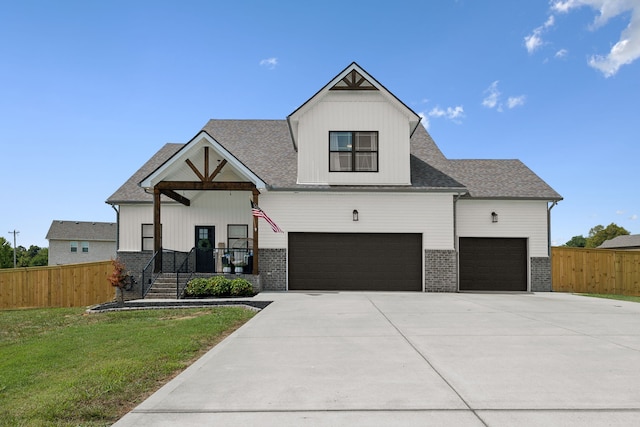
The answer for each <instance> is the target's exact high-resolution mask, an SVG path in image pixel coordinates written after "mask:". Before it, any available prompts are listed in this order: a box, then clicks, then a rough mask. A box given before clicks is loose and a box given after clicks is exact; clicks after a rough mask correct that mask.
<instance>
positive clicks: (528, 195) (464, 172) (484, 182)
mask: <svg viewBox="0 0 640 427" xmlns="http://www.w3.org/2000/svg"><path fill="white" fill-rule="evenodd" d="M443 171H444V172H445V173H447V174H449V175H450V176H452V177H453V178H455V179H457V180H458V181H460V182H462V183H464V184H465V186H466V187H467V189H468V190H469V196H470V197H474V198H505V199H510V198H514V199H544V200H561V199H562V196H560V194H558V193H557V192H556V191H555V190H554V189H553V188H551V187H550V186H549V185H548V184H547V183H546V182H544V181H543V180H542V179H540V177H539V176H538V175H536V174H535V173H533V172H532V171H531V169H529V168H528V167H527V166H525V165H524V164H523V163H522V162H521V161H520V160H449V161H448V164H446V165H445V166H444V167H443Z"/></svg>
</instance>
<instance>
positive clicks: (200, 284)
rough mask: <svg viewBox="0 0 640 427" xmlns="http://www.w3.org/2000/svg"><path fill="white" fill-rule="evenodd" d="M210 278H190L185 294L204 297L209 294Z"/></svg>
mask: <svg viewBox="0 0 640 427" xmlns="http://www.w3.org/2000/svg"><path fill="white" fill-rule="evenodd" d="M207 282H208V280H207V279H203V278H195V279H191V280H189V283H187V287H186V288H185V289H184V294H185V296H187V297H196V298H198V297H203V296H206V295H207V287H208V283H207Z"/></svg>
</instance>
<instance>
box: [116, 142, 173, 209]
mask: <svg viewBox="0 0 640 427" xmlns="http://www.w3.org/2000/svg"><path fill="white" fill-rule="evenodd" d="M183 146H184V144H173V143H169V144H165V145H164V146H163V147H162V148H161V149H160V150H159V151H158V152H157V153H156V154H154V155H153V157H151V159H149V160H148V161H147V162H146V163H145V164H144V165H142V167H141V168H140V169H138V170H137V171H136V173H134V174H133V175H132V176H131V177H130V178H129V179H128V180H127V181H126V182H125V183H124V184H122V185H121V186H120V188H118V189H117V190H116V192H115V193H113V194H112V195H111V196H110V197H109V198H108V199H107V203H110V204H112V205H118V204H121V203H131V202H149V203H153V195H152V194H148V193H146V192H145V191H144V189H143V188H142V187H140V186H139V185H138V183H140V181H142V179H143V178H144V177H146V176H147V175H149V174H150V173H151V172H153V171H154V170H156V169H157V168H158V167H159V166H161V165H162V164H163V163H164V162H166V161H167V160H169V159H170V158H171V156H173V155H174V154H175V153H177V152H178V150H180V149H181V148H182V147H183Z"/></svg>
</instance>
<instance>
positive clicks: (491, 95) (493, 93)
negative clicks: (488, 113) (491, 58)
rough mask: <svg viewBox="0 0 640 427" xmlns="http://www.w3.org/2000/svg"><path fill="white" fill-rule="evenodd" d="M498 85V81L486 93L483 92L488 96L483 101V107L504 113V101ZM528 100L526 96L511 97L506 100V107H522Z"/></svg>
mask: <svg viewBox="0 0 640 427" xmlns="http://www.w3.org/2000/svg"><path fill="white" fill-rule="evenodd" d="M498 83H499V81H498V80H496V81H494V82H493V83H491V84H490V85H489V87H488V88H486V89H485V90H484V92H482V93H484V94H486V96H485V98H484V99H483V100H482V105H483V106H484V107H487V108H490V109H493V108H495V109H496V111H498V112H500V113H502V112H503V111H504V105H503V101H502V93H501V92H500V91H499V90H498ZM526 98H527V97H526V96H525V95H520V96H510V97H508V98H507V100H506V106H507V108H509V109H512V108H515V107H519V106H522V105H524V103H525V100H526Z"/></svg>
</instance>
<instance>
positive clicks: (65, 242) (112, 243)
mask: <svg viewBox="0 0 640 427" xmlns="http://www.w3.org/2000/svg"><path fill="white" fill-rule="evenodd" d="M117 231H118V227H117V226H116V224H115V223H113V222H86V221H59V220H55V221H53V222H52V223H51V227H49V232H48V233H47V240H48V241H49V265H60V264H76V263H81V262H93V261H106V260H110V259H111V258H115V257H116V235H117Z"/></svg>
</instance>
